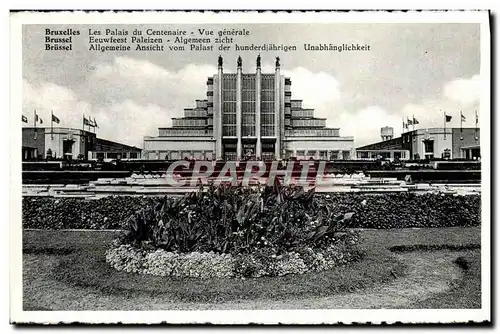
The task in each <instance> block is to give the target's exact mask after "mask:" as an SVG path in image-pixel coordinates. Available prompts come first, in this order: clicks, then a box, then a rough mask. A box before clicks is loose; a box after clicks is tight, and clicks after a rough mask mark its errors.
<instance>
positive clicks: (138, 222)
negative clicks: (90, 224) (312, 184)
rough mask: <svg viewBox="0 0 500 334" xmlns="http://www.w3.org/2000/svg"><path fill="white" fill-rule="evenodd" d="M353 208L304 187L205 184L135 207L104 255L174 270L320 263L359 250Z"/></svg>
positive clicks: (203, 273)
mask: <svg viewBox="0 0 500 334" xmlns="http://www.w3.org/2000/svg"><path fill="white" fill-rule="evenodd" d="M352 216H353V213H341V212H338V211H336V210H334V209H332V208H331V207H329V206H326V205H324V203H323V202H322V201H316V199H315V197H314V190H310V191H307V192H305V191H304V189H303V188H302V187H283V186H281V185H279V184H275V185H274V186H273V187H265V188H262V189H251V188H236V187H230V186H220V187H217V188H216V187H213V186H211V187H209V188H208V190H207V191H206V192H204V191H199V192H197V193H191V194H188V195H186V196H184V197H181V198H163V199H158V200H157V201H156V202H155V203H154V204H153V205H152V206H149V207H146V208H144V209H143V210H141V211H139V212H137V213H136V214H135V215H134V216H133V217H131V218H130V219H129V220H128V229H127V231H126V233H125V234H124V235H123V236H122V237H121V238H120V239H118V240H117V241H116V243H115V246H114V248H112V249H111V250H109V251H108V253H107V256H106V260H107V262H108V263H109V264H110V265H111V266H113V267H114V268H116V269H118V270H125V271H129V272H136V273H146V274H153V275H161V276H174V277H199V278H213V277H262V276H284V275H288V274H303V273H305V272H308V271H311V270H326V269H330V268H333V267H335V266H338V265H341V264H345V263H347V262H349V261H352V260H354V259H356V257H357V256H358V253H359V252H358V251H357V247H356V246H357V242H358V236H357V232H354V231H350V230H348V229H347V228H346V225H347V224H348V222H349V220H350V219H351V218H352Z"/></svg>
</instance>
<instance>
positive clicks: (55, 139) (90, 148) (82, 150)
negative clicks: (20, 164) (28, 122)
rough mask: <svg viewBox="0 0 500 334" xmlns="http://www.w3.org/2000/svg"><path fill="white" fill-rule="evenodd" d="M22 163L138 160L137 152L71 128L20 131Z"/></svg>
mask: <svg viewBox="0 0 500 334" xmlns="http://www.w3.org/2000/svg"><path fill="white" fill-rule="evenodd" d="M22 131H23V134H22V159H23V160H31V159H45V158H47V157H51V158H55V159H63V158H66V159H89V160H92V159H99V158H102V159H118V158H120V159H140V158H141V149H140V148H138V147H133V146H129V145H124V144H121V143H116V142H113V141H110V140H106V139H101V138H97V136H96V134H95V133H93V132H90V131H85V130H81V129H71V128H59V127H58V128H52V129H51V128H32V127H24V128H23V129H22Z"/></svg>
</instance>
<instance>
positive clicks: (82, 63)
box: [23, 23, 480, 147]
mask: <svg viewBox="0 0 500 334" xmlns="http://www.w3.org/2000/svg"><path fill="white" fill-rule="evenodd" d="M67 27H71V28H74V29H79V30H80V31H81V35H80V36H78V37H74V43H73V51H72V52H57V51H45V50H44V38H45V36H44V33H45V29H46V28H57V29H64V28H67ZM110 27H111V26H94V28H102V30H104V29H105V28H110ZM148 27H153V28H155V29H166V30H170V29H176V28H181V29H186V30H188V31H195V30H196V29H198V28H205V29H215V30H218V29H221V28H238V29H241V28H247V29H248V30H250V31H251V35H250V36H248V37H240V38H238V39H237V41H236V42H237V43H238V44H251V43H255V44H263V43H276V44H287V45H297V51H294V52H287V53H285V52H267V53H266V52H261V56H262V62H263V70H264V71H267V72H271V73H272V72H274V58H275V57H276V56H279V57H280V58H281V66H282V71H283V72H284V73H285V74H286V75H287V76H289V77H290V78H291V79H292V98H295V99H303V100H304V106H305V107H311V108H315V109H316V115H317V116H318V117H326V118H327V119H328V121H327V124H328V126H332V127H340V128H341V130H340V134H341V135H343V136H354V138H355V145H356V146H361V145H365V144H369V143H372V142H376V141H379V140H380V128H381V127H383V126H386V125H388V126H392V127H394V129H395V134H396V135H399V134H400V132H401V127H402V118H403V117H404V118H406V117H407V116H409V117H412V116H413V115H415V118H417V119H418V120H419V122H420V127H432V126H437V127H440V126H442V125H443V111H446V112H447V113H448V114H450V115H452V116H454V117H453V119H452V122H451V124H449V125H450V126H459V124H460V117H459V113H460V110H462V111H463V113H464V115H466V116H467V122H466V123H465V125H464V126H470V127H473V126H474V112H475V110H476V109H478V105H479V100H478V99H479V86H480V84H479V83H480V77H479V69H480V41H479V36H480V29H479V25H478V24H422V23H419V24H315V25H303V24H301V25H299V24H295V25H291V24H266V25H262V24H259V25H256V24H254V25H251V24H249V25H241V24H239V25H225V26H224V27H221V26H217V25H202V26H199V25H196V26H195V25H182V26H181V25H161V26H160V25H156V26H112V28H128V29H129V30H130V31H132V29H133V28H139V29H143V30H145V29H146V28H148ZM304 43H311V44H314V43H334V44H341V43H360V44H369V45H370V51H365V52H361V51H360V52H340V53H339V52H334V51H331V52H325V51H323V52H319V51H316V52H313V51H304V50H303V47H302V45H303V44H304ZM88 47H89V44H88V26H78V25H73V26H57V27H56V26H52V27H51V26H46V25H43V26H41V25H25V26H24V27H23V115H25V116H27V117H28V118H29V121H30V122H29V124H28V125H24V124H23V125H24V126H32V119H33V110H34V109H36V110H37V112H38V114H39V115H40V116H41V117H42V118H43V119H44V120H47V122H45V123H48V121H49V120H50V111H51V110H54V114H55V115H57V116H58V117H59V118H60V119H61V124H60V125H61V126H67V127H75V128H81V127H82V114H85V115H89V116H92V117H95V118H96V120H97V122H98V124H99V127H100V128H99V129H97V133H98V136H99V137H101V138H105V139H110V140H115V141H119V142H123V143H127V144H131V145H136V146H139V147H142V138H143V137H144V136H155V135H157V134H158V130H157V128H158V127H164V126H170V125H171V117H180V116H182V114H183V108H188V107H193V106H194V103H195V102H194V100H196V99H203V98H205V96H206V78H207V77H208V76H211V75H213V74H214V73H216V71H217V68H216V66H217V56H218V55H219V54H221V55H222V56H223V57H224V70H225V71H227V72H232V71H235V68H236V58H237V56H238V55H239V54H240V55H241V56H242V58H243V71H244V72H254V71H255V58H256V56H257V52H241V53H238V52H235V51H234V50H231V51H228V52H219V51H217V50H215V51H213V52H189V51H185V52H171V51H164V52H154V51H152V52H136V51H131V52H105V53H102V52H96V51H89V50H88ZM49 124H50V123H49Z"/></svg>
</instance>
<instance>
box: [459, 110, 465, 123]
mask: <svg viewBox="0 0 500 334" xmlns="http://www.w3.org/2000/svg"><path fill="white" fill-rule="evenodd" d="M460 117H462V122H465V116H464V115H463V114H462V112H460Z"/></svg>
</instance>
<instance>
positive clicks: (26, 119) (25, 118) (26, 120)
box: [22, 115, 28, 123]
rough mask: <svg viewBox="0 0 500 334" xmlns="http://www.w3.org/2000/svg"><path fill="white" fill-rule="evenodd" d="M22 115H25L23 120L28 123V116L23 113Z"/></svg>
mask: <svg viewBox="0 0 500 334" xmlns="http://www.w3.org/2000/svg"><path fill="white" fill-rule="evenodd" d="M22 116H23V122H24V123H28V117H26V116H24V115H22Z"/></svg>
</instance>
